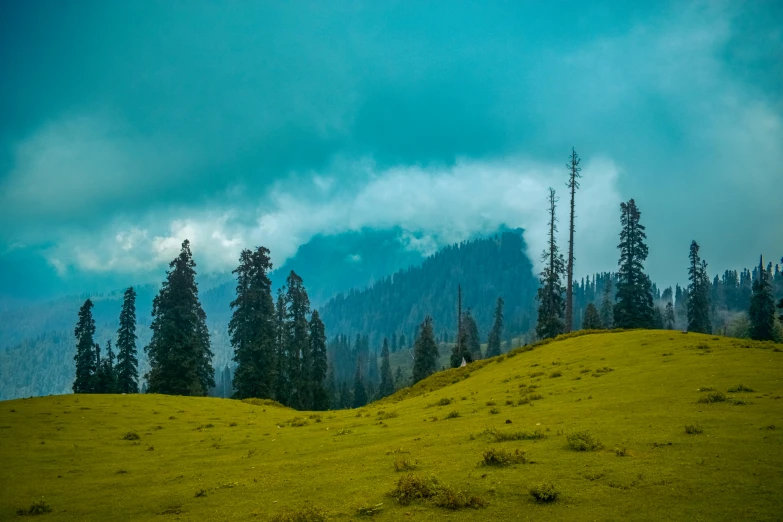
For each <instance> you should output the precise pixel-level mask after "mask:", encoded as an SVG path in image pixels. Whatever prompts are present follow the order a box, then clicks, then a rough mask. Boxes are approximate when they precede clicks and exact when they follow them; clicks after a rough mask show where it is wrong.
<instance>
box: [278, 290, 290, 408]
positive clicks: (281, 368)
mask: <svg viewBox="0 0 783 522" xmlns="http://www.w3.org/2000/svg"><path fill="white" fill-rule="evenodd" d="M285 295H286V294H285V286H284V287H282V288H279V289H278V290H277V301H276V305H275V331H276V336H275V346H276V354H275V356H276V357H275V359H276V366H277V371H276V372H275V388H276V389H275V399H276V400H277V401H278V402H279V403H280V404H288V401H289V399H290V398H291V393H292V390H293V384H292V383H291V376H290V374H289V366H290V364H291V362H290V356H289V353H288V328H287V327H286V310H287V308H288V306H287V304H286V297H285Z"/></svg>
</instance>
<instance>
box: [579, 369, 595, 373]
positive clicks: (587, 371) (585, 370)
mask: <svg viewBox="0 0 783 522" xmlns="http://www.w3.org/2000/svg"><path fill="white" fill-rule="evenodd" d="M591 371H593V370H591V369H590V368H585V369H584V370H579V373H590V372H591Z"/></svg>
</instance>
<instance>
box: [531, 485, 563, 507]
mask: <svg viewBox="0 0 783 522" xmlns="http://www.w3.org/2000/svg"><path fill="white" fill-rule="evenodd" d="M530 496H532V497H533V498H534V499H535V501H536V502H539V503H541V504H546V503H549V502H554V501H555V500H557V497H559V496H560V491H559V490H558V489H557V487H556V486H555V485H554V484H552V483H551V482H542V483H540V484H536V485H535V486H533V487H531V488H530Z"/></svg>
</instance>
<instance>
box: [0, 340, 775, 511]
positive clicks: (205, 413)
mask: <svg viewBox="0 0 783 522" xmlns="http://www.w3.org/2000/svg"><path fill="white" fill-rule="evenodd" d="M781 349H783V345H772V344H762V343H752V342H748V341H742V340H733V339H727V338H717V337H712V336H706V335H698V334H682V333H679V332H668V331H665V332H662V331H632V332H624V333H614V334H612V333H606V334H595V335H585V336H575V337H572V338H568V339H564V340H559V341H556V342H553V343H549V344H546V345H542V346H538V347H536V348H535V349H533V350H532V351H522V349H518V350H516V351H512V352H511V354H509V355H506V356H502V357H500V358H498V359H497V360H490V361H481V362H479V363H475V364H472V365H470V366H469V367H468V368H465V369H458V370H449V371H447V372H442V373H439V374H436V375H435V376H433V377H431V378H430V379H428V380H427V381H424V382H423V383H419V384H418V385H416V386H415V387H413V388H409V389H406V390H402V391H400V392H398V393H397V394H396V395H395V396H393V397H390V398H388V399H386V400H384V401H382V402H380V403H374V404H372V405H369V406H367V407H365V408H363V409H361V410H358V411H356V410H350V411H339V412H325V413H322V414H321V415H320V416H319V415H316V414H307V413H302V412H295V411H292V410H289V409H286V408H281V407H277V406H275V405H273V404H265V403H264V402H262V401H255V404H253V403H248V402H240V401H232V400H224V399H209V398H186V397H167V396H159V395H137V396H73V395H66V396H53V397H44V398H36V399H29V400H14V401H7V402H3V403H0V462H2V467H1V468H0V519H3V520H5V519H14V518H17V516H16V512H17V510H18V509H21V508H24V509H29V508H30V506H31V505H32V504H33V503H34V502H36V501H40V500H41V499H43V501H44V502H45V503H46V504H47V505H48V506H50V507H51V509H52V511H51V512H50V513H48V514H44V515H42V516H41V517H40V520H110V519H111V520H168V519H172V520H173V519H180V520H246V519H260V520H265V519H275V518H279V517H283V518H281V519H283V520H320V518H319V517H318V516H317V513H318V512H322V513H324V514H325V515H326V516H327V517H328V519H334V520H348V519H352V518H354V517H359V516H360V513H366V512H367V511H361V510H362V509H363V508H370V509H369V510H368V511H378V512H377V514H375V515H366V516H372V518H374V519H376V520H401V519H402V520H408V519H410V520H442V519H448V520H528V519H529V520H565V519H568V520H628V519H671V520H720V519H723V520H737V519H753V520H775V519H779V518H780V514H781V513H783V493H782V492H783V473H782V472H781V470H782V469H783V398H782V397H783V351H781ZM740 384H741V385H743V387H742V388H740V389H745V390H748V389H752V390H753V391H729V390H733V389H736V388H737V386H738V385H740ZM700 390H702V391H700ZM722 398H724V399H725V400H723V401H721V400H720V399H722ZM700 400H718V402H700ZM686 425H687V426H692V428H691V429H690V430H691V431H694V432H695V433H692V434H688V433H686ZM584 431H589V433H590V435H591V436H592V437H593V439H594V441H598V442H600V443H601V444H602V446H596V447H595V448H594V449H592V450H590V449H587V450H586V451H577V450H575V449H573V448H572V447H571V445H570V444H569V440H568V439H569V436H570V438H571V442H572V443H574V445H576V446H577V447H579V446H581V447H585V446H592V445H593V443H592V442H591V441H590V440H589V437H588V436H585V435H582V436H581V437H576V438H575V437H574V435H575V434H578V433H580V432H584ZM699 431H700V432H699ZM130 433H132V434H135V435H137V436H138V439H136V438H135V437H134V435H129V434H130ZM126 438H127V439H129V440H125V439H126ZM501 439H516V440H501ZM577 439H578V440H577ZM594 441H593V442H594ZM490 450H495V451H494V452H490ZM516 450H519V453H516ZM502 451H505V452H506V453H507V456H509V457H510V458H511V459H512V460H513V459H514V458H516V459H517V460H519V461H520V462H518V463H511V464H509V465H506V466H495V465H480V464H479V462H483V460H484V455H485V454H486V456H487V459H488V460H489V461H490V462H493V461H496V460H498V459H500V460H502V459H503V457H504V456H503V453H502ZM522 452H524V454H523V453H522ZM515 455H516V456H515ZM520 455H521V457H520ZM395 465H396V467H398V468H404V467H407V466H411V467H413V468H414V469H412V470H408V471H395ZM432 477H435V479H437V481H438V483H437V484H436V483H434V482H433V481H432ZM542 482H544V483H550V482H551V483H552V484H553V485H554V486H555V487H556V488H557V490H558V491H559V497H558V499H557V500H556V501H555V502H552V503H538V502H536V501H535V500H534V499H533V497H532V496H531V495H530V493H529V490H530V489H531V487H533V486H535V485H537V484H540V483H542ZM398 483H400V484H401V486H402V490H403V491H401V492H400V491H398V496H401V497H402V499H403V501H405V496H404V494H405V493H411V492H414V493H415V492H416V491H418V492H420V493H423V494H424V495H425V496H429V498H425V499H414V500H413V501H412V502H410V503H408V504H402V503H401V502H400V501H399V500H397V499H396V498H394V497H392V496H390V492H392V491H393V490H395V489H396V488H397V486H398ZM428 489H429V491H428ZM379 504H382V505H381V506H378V505H379ZM461 504H471V505H473V506H474V507H464V508H461V509H450V507H452V508H453V507H456V506H459V505H461ZM441 506H443V507H441ZM374 507H377V509H375V508H374ZM303 509H311V511H309V515H308V517H309V518H308V517H305V514H306V513H308V512H307V511H301V510H303ZM297 512H299V514H301V515H302V516H303V517H304V518H301V519H296V518H288V519H287V518H285V516H286V514H288V515H291V514H292V513H294V514H295V513H297ZM19 519H20V520H21V518H19Z"/></svg>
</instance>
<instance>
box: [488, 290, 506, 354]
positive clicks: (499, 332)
mask: <svg viewBox="0 0 783 522" xmlns="http://www.w3.org/2000/svg"><path fill="white" fill-rule="evenodd" d="M502 338H503V298H502V297H498V300H497V302H496V303H495V321H494V322H493V324H492V330H491V331H490V332H489V337H488V338H487V357H495V356H498V355H500V353H501V352H500V342H501V339H502Z"/></svg>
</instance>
